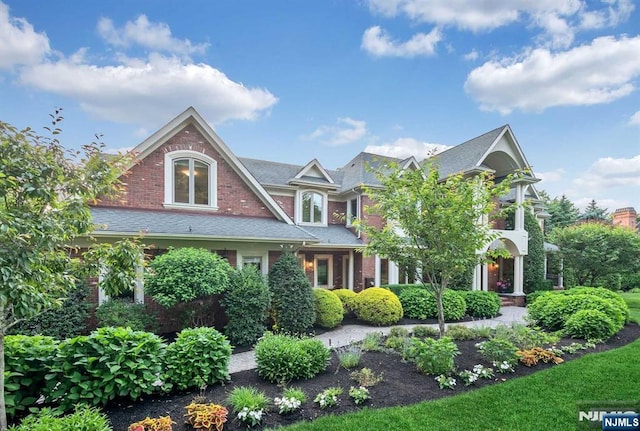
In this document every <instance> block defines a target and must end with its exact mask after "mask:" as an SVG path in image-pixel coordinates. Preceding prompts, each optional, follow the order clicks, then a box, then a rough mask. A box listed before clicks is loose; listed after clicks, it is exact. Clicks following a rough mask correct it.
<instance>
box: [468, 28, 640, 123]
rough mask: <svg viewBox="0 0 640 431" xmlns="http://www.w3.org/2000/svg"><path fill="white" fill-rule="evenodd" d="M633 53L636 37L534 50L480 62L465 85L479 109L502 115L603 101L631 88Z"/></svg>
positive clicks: (639, 68)
mask: <svg viewBox="0 0 640 431" xmlns="http://www.w3.org/2000/svg"><path fill="white" fill-rule="evenodd" d="M638 52H640V36H636V37H633V38H629V37H625V36H623V37H621V38H620V39H616V38H614V37H601V38H597V39H595V40H593V41H592V43H591V44H589V45H582V46H579V47H576V48H573V49H570V50H568V51H564V52H560V53H552V52H550V51H549V50H547V49H543V48H539V49H535V50H532V51H529V52H526V53H525V54H524V56H523V57H522V58H505V59H503V60H502V61H489V62H487V63H485V64H483V65H482V66H480V67H478V68H476V69H474V70H473V71H471V73H470V74H469V75H468V76H467V80H466V82H465V86H464V87H465V90H466V91H467V93H469V94H470V95H471V96H472V97H473V98H475V99H476V100H478V101H479V102H480V104H481V108H482V109H484V110H488V111H499V112H501V113H503V114H508V113H509V112H511V111H512V110H514V109H520V110H522V111H534V112H539V111H543V110H545V109H546V108H549V107H552V106H578V105H594V104H600V103H607V102H611V101H613V100H616V99H619V98H621V97H624V96H627V95H629V94H630V93H631V92H632V91H633V90H634V83H633V81H634V80H635V79H637V78H638V76H640V56H639V55H638Z"/></svg>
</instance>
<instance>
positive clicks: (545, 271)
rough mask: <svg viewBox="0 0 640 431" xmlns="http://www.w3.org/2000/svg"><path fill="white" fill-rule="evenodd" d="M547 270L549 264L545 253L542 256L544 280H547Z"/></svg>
mask: <svg viewBox="0 0 640 431" xmlns="http://www.w3.org/2000/svg"><path fill="white" fill-rule="evenodd" d="M548 269H549V263H548V261H547V253H545V254H544V279H545V280H546V279H547V270H548Z"/></svg>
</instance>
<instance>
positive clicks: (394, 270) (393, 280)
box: [389, 261, 400, 284]
mask: <svg viewBox="0 0 640 431" xmlns="http://www.w3.org/2000/svg"><path fill="white" fill-rule="evenodd" d="M399 278H400V271H399V270H398V265H397V264H396V263H395V262H391V261H389V284H398V283H399Z"/></svg>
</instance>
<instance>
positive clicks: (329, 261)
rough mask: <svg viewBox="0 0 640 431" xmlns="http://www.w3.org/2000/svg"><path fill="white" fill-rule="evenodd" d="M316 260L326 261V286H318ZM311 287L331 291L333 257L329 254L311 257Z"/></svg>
mask: <svg viewBox="0 0 640 431" xmlns="http://www.w3.org/2000/svg"><path fill="white" fill-rule="evenodd" d="M318 259H323V260H324V259H326V260H327V282H328V284H318ZM313 287H324V288H328V289H331V288H332V287H333V255H331V254H314V255H313Z"/></svg>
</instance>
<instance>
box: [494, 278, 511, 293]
mask: <svg viewBox="0 0 640 431" xmlns="http://www.w3.org/2000/svg"><path fill="white" fill-rule="evenodd" d="M496 287H497V288H498V291H500V292H506V291H508V290H509V289H510V288H511V281H510V280H509V279H508V278H506V279H504V280H498V281H496Z"/></svg>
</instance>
